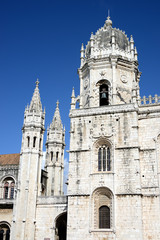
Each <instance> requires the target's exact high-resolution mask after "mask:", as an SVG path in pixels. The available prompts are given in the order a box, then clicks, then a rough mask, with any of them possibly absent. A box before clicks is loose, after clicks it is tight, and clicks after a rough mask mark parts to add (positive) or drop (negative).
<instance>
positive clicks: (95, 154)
mask: <svg viewBox="0 0 160 240" xmlns="http://www.w3.org/2000/svg"><path fill="white" fill-rule="evenodd" d="M78 73H79V78H80V94H79V96H75V92H74V89H73V90H72V96H71V110H70V121H71V122H70V151H69V175H68V193H67V196H65V195H64V194H63V169H64V148H65V129H64V127H63V125H62V121H61V117H60V112H59V103H58V102H57V107H56V110H55V114H54V117H53V121H52V123H51V125H50V126H49V128H48V129H47V141H46V159H45V168H44V170H41V162H42V146H43V134H44V131H45V128H44V121H45V111H44V110H42V104H41V100H40V94H39V87H38V84H39V82H38V81H37V82H36V88H35V91H34V94H33V97H32V100H31V103H30V105H29V106H27V108H26V110H25V115H24V124H23V129H22V133H23V136H22V148H21V154H20V163H19V164H18V163H17V164H12V165H9V164H8V162H7V161H6V164H4V162H3V161H1V156H0V162H1V166H0V174H1V175H0V177H1V182H0V183H1V189H0V195H1V199H0V207H1V208H0V218H1V219H0V227H1V229H0V239H5V237H6V236H7V237H6V240H7V239H9V229H10V231H11V234H10V239H11V240H32V239H33V240H39V239H42V240H66V239H67V240H75V239H76V240H82V239H87V240H95V239H96V240H128V239H131V240H135V239H136V240H151V239H153V240H159V239H160V187H159V182H160V98H159V97H158V96H157V95H155V96H154V97H151V96H149V97H148V98H146V97H143V98H142V99H141V97H140V89H139V81H140V76H141V72H140V71H139V69H138V54H137V50H136V48H135V46H134V40H133V37H132V36H131V38H130V40H129V39H128V38H127V36H126V34H125V33H124V32H122V31H120V30H119V29H116V28H113V27H112V21H111V20H110V18H109V17H108V18H107V20H106V22H105V24H104V26H103V27H102V28H101V29H99V30H98V31H97V32H96V33H95V35H94V34H93V33H92V34H91V38H90V40H89V42H88V44H87V46H86V47H85V48H84V46H83V44H82V48H81V64H80V68H79V69H78ZM77 102H79V108H76V106H77V104H76V103H77ZM10 157H11V156H10ZM2 162H3V164H2ZM7 184H8V185H7ZM11 189H12V190H11ZM13 190H14V194H13ZM3 229H4V230H3ZM2 231H4V232H3V233H2ZM7 231H8V232H7ZM7 234H8V235H7ZM2 235H3V236H2ZM2 237H3V238H2Z"/></svg>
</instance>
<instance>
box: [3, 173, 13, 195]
mask: <svg viewBox="0 0 160 240" xmlns="http://www.w3.org/2000/svg"><path fill="white" fill-rule="evenodd" d="M2 185H3V196H2V197H3V198H4V199H13V198H14V188H15V182H14V180H13V178H12V177H7V178H5V179H4V180H3V183H2Z"/></svg>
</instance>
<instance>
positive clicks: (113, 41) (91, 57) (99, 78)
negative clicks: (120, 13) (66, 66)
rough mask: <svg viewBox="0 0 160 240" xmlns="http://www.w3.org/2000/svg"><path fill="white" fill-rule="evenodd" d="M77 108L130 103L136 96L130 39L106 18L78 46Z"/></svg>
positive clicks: (136, 74) (136, 75) (136, 79)
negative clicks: (79, 61) (78, 88)
mask: <svg viewBox="0 0 160 240" xmlns="http://www.w3.org/2000/svg"><path fill="white" fill-rule="evenodd" d="M78 73H79V78H80V97H79V101H80V108H88V107H99V106H104V105H116V104H126V103H132V102H135V101H137V100H138V99H139V78H140V73H139V71H138V61H137V50H136V47H135V46H134V40H133V37H132V36H131V38H130V40H129V38H128V37H127V35H126V34H125V32H123V31H121V30H119V29H116V28H113V27H112V21H111V20H110V17H108V18H107V20H106V21H105V24H104V26H103V27H102V28H100V29H99V30H98V31H97V32H96V33H95V35H94V34H93V33H91V37H90V40H89V42H88V43H87V45H86V48H85V49H84V46H83V44H82V47H81V65H80V68H79V69H78Z"/></svg>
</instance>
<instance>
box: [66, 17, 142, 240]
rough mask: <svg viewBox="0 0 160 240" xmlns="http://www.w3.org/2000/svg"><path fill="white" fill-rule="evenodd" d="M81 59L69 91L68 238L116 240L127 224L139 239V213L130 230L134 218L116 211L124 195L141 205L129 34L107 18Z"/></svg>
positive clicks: (135, 76)
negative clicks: (76, 89)
mask: <svg viewBox="0 0 160 240" xmlns="http://www.w3.org/2000/svg"><path fill="white" fill-rule="evenodd" d="M80 59H81V63H80V68H79V69H78V74H79V79H80V94H79V96H75V92H74V89H73V91H72V96H71V110H70V121H71V122H70V157H69V177H68V229H67V239H68V240H72V239H73V236H74V239H77V240H78V239H115V238H116V234H119V235H117V236H119V238H118V239H123V240H127V237H125V236H127V235H128V234H127V230H126V232H125V230H124V231H123V233H122V231H121V226H123V225H125V226H126V224H127V226H126V229H130V235H132V236H133V238H134V239H142V238H141V233H142V221H141V217H140V216H141V211H140V210H139V211H138V212H137V213H136V214H137V215H136V221H134V226H132V229H131V227H130V221H132V220H133V219H134V216H132V215H130V216H129V218H128V221H127V222H126V221H125V217H124V216H125V214H124V212H125V211H126V209H125V207H123V209H121V203H122V202H123V201H124V202H125V201H126V196H127V201H129V204H130V206H131V205H132V203H131V201H132V199H134V201H135V202H136V204H138V205H139V206H140V205H141V191H140V184H141V181H140V175H139V174H137V175H135V172H137V173H139V172H140V165H139V161H138V160H139V158H140V156H139V155H140V154H139V145H138V143H139V129H138V104H139V101H140V96H139V80H140V75H141V73H140V72H139V70H138V59H137V50H136V48H135V46H134V41H133V37H132V36H131V37H130V39H129V38H128V37H127V35H126V34H125V32H123V31H121V30H119V29H117V28H113V27H112V21H111V19H110V17H108V18H107V20H106V21H105V23H104V26H103V27H101V28H100V29H98V31H97V32H96V33H95V34H93V33H91V37H90V40H89V41H88V43H87V45H86V47H84V45H83V44H82V47H81V57H80ZM76 102H79V108H76ZM130 194H132V198H130ZM120 209H121V210H120ZM133 212H136V209H135V208H134V210H133ZM127 214H128V213H127V212H126V215H127ZM117 219H121V224H123V225H121V224H120V222H118V221H117ZM122 219H123V223H122ZM131 219H132V220H131ZM134 229H138V231H137V232H136V231H135V230H134ZM115 233H116V234H115ZM79 236H80V237H79Z"/></svg>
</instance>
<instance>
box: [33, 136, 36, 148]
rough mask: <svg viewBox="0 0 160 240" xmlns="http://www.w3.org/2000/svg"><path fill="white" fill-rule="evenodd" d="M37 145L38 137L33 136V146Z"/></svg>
mask: <svg viewBox="0 0 160 240" xmlns="http://www.w3.org/2000/svg"><path fill="white" fill-rule="evenodd" d="M35 146H36V137H34V138H33V147H34V148H35Z"/></svg>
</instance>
